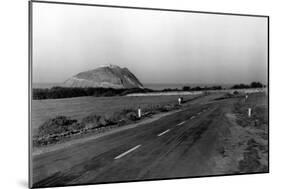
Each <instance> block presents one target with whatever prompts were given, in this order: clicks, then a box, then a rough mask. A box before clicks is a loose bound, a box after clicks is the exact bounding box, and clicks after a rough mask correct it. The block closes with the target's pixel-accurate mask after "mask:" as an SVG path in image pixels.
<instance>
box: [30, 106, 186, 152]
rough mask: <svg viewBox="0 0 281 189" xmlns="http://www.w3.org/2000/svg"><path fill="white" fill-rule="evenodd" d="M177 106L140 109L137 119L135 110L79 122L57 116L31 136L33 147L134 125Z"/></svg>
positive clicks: (91, 115) (94, 115)
mask: <svg viewBox="0 0 281 189" xmlns="http://www.w3.org/2000/svg"><path fill="white" fill-rule="evenodd" d="M179 108H180V106H179V105H177V104H167V105H155V106H150V107H144V108H142V116H141V117H138V115H137V110H136V109H123V110H122V111H120V112H115V113H113V114H111V115H107V114H105V115H96V114H89V115H88V116H86V117H84V118H82V119H81V120H80V121H78V120H76V119H71V118H70V117H66V116H57V117H54V118H51V119H49V120H47V121H46V122H45V123H43V124H42V125H41V126H40V127H39V129H38V133H37V135H35V136H33V146H35V147H42V146H46V145H50V144H55V143H58V142H61V141H62V140H64V139H67V138H70V137H73V136H77V135H82V134H86V133H93V134H95V133H101V132H105V131H107V130H110V129H112V128H116V127H120V126H123V125H127V124H130V123H135V122H137V121H139V120H141V119H144V118H148V117H150V116H152V115H153V114H156V113H161V112H168V111H172V110H176V109H179Z"/></svg>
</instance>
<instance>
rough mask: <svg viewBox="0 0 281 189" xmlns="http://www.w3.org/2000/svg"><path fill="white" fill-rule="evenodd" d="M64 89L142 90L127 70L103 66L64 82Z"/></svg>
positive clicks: (135, 78) (113, 66)
mask: <svg viewBox="0 0 281 189" xmlns="http://www.w3.org/2000/svg"><path fill="white" fill-rule="evenodd" d="M64 86H65V87H103V88H115V89H122V88H143V85H142V84H141V82H140V81H139V80H138V79H137V77H136V76H135V75H134V74H133V73H131V72H130V71H129V70H128V69H127V68H120V67H119V66H116V65H104V66H100V67H98V68H96V69H93V70H89V71H85V72H81V73H78V74H77V75H75V76H73V77H71V78H69V79H67V80H66V81H65V82H64Z"/></svg>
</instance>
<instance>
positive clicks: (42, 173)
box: [33, 99, 236, 186]
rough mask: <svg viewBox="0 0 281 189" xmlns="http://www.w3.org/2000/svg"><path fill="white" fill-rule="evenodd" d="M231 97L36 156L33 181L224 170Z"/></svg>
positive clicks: (74, 181) (130, 178) (81, 180)
mask: <svg viewBox="0 0 281 189" xmlns="http://www.w3.org/2000/svg"><path fill="white" fill-rule="evenodd" d="M235 101H236V99H229V100H221V101H215V102H212V103H208V102H209V101H206V100H205V101H204V100H203V99H202V100H200V99H199V100H197V101H196V102H193V103H190V104H188V106H185V107H184V108H183V109H182V111H180V112H177V113H174V114H172V115H169V116H166V117H163V118H161V119H159V120H157V121H154V122H151V123H148V124H144V125H141V126H139V127H136V128H133V129H129V130H125V131H121V132H118V133H114V134H111V135H107V136H104V137H101V138H98V139H95V140H91V141H88V142H86V143H83V144H77V145H73V146H71V147H69V148H66V149H61V150H57V151H54V152H48V153H45V154H40V155H37V156H34V157H33V162H34V163H33V173H34V174H33V175H34V176H33V181H34V183H35V185H34V186H61V185H66V184H71V185H73V184H74V185H75V184H82V183H104V182H117V181H134V180H150V179H160V178H180V177H189V176H200V175H212V174H221V173H224V172H223V170H224V168H223V167H220V168H218V166H219V165H218V162H217V156H218V155H219V154H218V150H217V146H218V144H219V143H221V142H222V141H221V140H220V136H221V135H225V134H226V133H227V132H228V129H227V128H228V121H227V119H226V117H225V114H226V113H227V112H229V111H231V108H232V107H233V103H234V102H235ZM220 171H221V172H220Z"/></svg>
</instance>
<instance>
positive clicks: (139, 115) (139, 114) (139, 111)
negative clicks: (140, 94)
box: [138, 107, 141, 118]
mask: <svg viewBox="0 0 281 189" xmlns="http://www.w3.org/2000/svg"><path fill="white" fill-rule="evenodd" d="M138 118H141V109H140V107H139V108H138Z"/></svg>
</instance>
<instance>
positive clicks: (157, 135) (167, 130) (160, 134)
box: [157, 129, 170, 136]
mask: <svg viewBox="0 0 281 189" xmlns="http://www.w3.org/2000/svg"><path fill="white" fill-rule="evenodd" d="M169 131H170V129H168V130H166V131H164V132H162V133H160V134H158V135H157V136H162V135H164V134H166V133H167V132H169Z"/></svg>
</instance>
